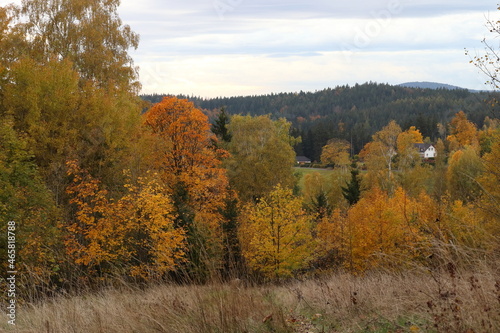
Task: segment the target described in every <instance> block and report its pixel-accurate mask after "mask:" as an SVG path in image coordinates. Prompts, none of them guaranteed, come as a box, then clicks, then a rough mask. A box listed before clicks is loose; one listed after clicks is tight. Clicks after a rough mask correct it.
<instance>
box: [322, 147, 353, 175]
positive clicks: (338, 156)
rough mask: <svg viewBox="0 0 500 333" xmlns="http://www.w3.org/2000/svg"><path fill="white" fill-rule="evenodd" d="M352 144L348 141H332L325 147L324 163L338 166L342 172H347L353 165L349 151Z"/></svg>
mask: <svg viewBox="0 0 500 333" xmlns="http://www.w3.org/2000/svg"><path fill="white" fill-rule="evenodd" d="M350 148H351V144H350V143H349V142H347V141H346V140H340V139H331V140H328V143H327V144H326V145H325V146H324V147H323V150H322V152H321V162H322V163H333V164H335V166H338V167H340V168H341V169H342V171H344V172H345V171H347V167H348V166H349V164H350V163H351V160H350V158H349V150H350Z"/></svg>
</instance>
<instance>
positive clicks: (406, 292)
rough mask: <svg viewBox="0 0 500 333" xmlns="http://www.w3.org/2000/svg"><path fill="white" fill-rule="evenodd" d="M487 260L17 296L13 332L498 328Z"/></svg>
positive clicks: (499, 293) (495, 287)
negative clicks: (38, 299)
mask: <svg viewBox="0 0 500 333" xmlns="http://www.w3.org/2000/svg"><path fill="white" fill-rule="evenodd" d="M497 273H498V272H495V270H493V269H491V268H490V269H484V268H482V269H480V270H475V271H471V270H461V269H459V268H457V267H456V266H455V265H454V264H444V265H443V266H442V269H438V268H436V269H434V270H433V271H424V270H416V271H408V272H406V273H384V272H377V273H371V274H368V275H366V276H362V277H356V276H352V275H350V274H340V273H339V274H335V275H333V276H330V277H328V278H321V279H311V280H307V281H302V282H301V281H295V282H290V283H288V284H285V285H280V286H256V287H245V286H243V285H242V283H239V282H236V283H230V284H212V285H206V286H197V285H191V286H178V285H161V286H152V287H150V288H148V289H147V290H144V291H141V290H132V289H129V290H117V289H115V290H108V291H103V292H101V293H99V294H93V295H82V296H78V297H60V298H57V299H52V300H48V301H45V302H44V303H42V304H36V305H25V306H24V307H23V308H22V309H20V310H19V312H18V314H17V315H18V318H17V322H16V323H17V325H16V327H15V328H13V327H9V326H8V325H7V324H6V322H4V323H1V324H0V330H4V331H14V332H37V333H41V332H61V333H68V332H75V333H76V332H172V333H174V332H182V333H186V332H200V333H202V332H203V333H205V332H454V333H455V332H464V333H465V332H467V333H471V332H475V333H478V332H500V281H499V278H500V277H499V275H498V274H497ZM4 318H5V317H4Z"/></svg>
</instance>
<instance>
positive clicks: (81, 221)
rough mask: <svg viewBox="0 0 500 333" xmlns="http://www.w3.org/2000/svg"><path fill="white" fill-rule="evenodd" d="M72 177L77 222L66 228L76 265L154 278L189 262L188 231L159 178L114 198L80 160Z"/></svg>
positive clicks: (72, 164) (72, 168)
mask: <svg viewBox="0 0 500 333" xmlns="http://www.w3.org/2000/svg"><path fill="white" fill-rule="evenodd" d="M68 175H69V176H70V177H72V178H73V182H72V183H71V184H70V186H68V188H67V193H68V194H69V195H70V197H71V200H70V203H71V204H73V205H74V208H75V219H74V221H71V222H69V223H67V224H66V225H65V229H66V231H67V233H68V238H67V239H66V241H65V246H66V250H67V253H68V254H69V255H70V256H71V258H73V260H74V262H75V263H76V264H78V265H82V266H84V267H86V268H88V269H89V270H90V271H91V272H92V271H93V272H94V273H98V272H97V270H98V269H99V270H100V271H101V272H102V271H104V273H117V272H116V271H113V269H116V268H118V269H119V271H124V272H125V273H126V274H128V275H130V276H134V277H141V278H144V279H151V278H154V277H158V276H161V275H162V274H164V273H165V272H168V271H171V270H175V269H176V267H177V266H178V264H179V263H180V262H182V261H184V260H185V246H186V244H185V231H184V229H182V228H176V227H175V225H174V219H175V215H174V214H173V207H172V202H171V200H170V197H169V196H168V195H166V193H165V188H164V187H163V186H162V185H160V183H159V182H158V181H157V180H156V179H155V177H154V176H152V177H151V178H150V179H145V178H140V179H138V184H137V185H130V184H129V185H126V188H127V190H128V193H127V194H125V195H124V196H122V197H121V198H120V199H118V200H113V199H111V198H109V197H108V192H107V191H106V190H104V189H101V188H100V182H99V181H98V180H97V179H94V178H93V177H92V176H90V175H89V174H88V173H87V172H86V171H84V170H82V169H81V168H80V167H79V166H78V164H77V162H76V161H70V162H68Z"/></svg>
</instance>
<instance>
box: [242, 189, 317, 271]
mask: <svg viewBox="0 0 500 333" xmlns="http://www.w3.org/2000/svg"><path fill="white" fill-rule="evenodd" d="M311 222H312V216H309V215H308V214H307V213H306V212H305V211H304V210H303V209H302V200H301V199H300V198H297V197H294V196H293V194H292V191H291V190H289V189H285V188H282V187H281V186H279V185H278V186H277V187H276V188H275V189H274V190H273V191H272V192H271V193H270V194H269V195H268V196H266V197H265V198H262V199H261V200H260V201H259V202H258V203H257V204H256V205H255V204H252V203H250V204H248V205H247V207H246V209H245V210H244V212H243V214H242V217H241V222H240V223H241V224H240V230H239V237H240V241H241V245H242V253H243V256H244V258H245V259H246V262H247V264H248V266H249V267H250V268H251V269H252V270H254V271H256V272H259V273H261V274H262V275H263V276H264V277H266V278H269V279H280V278H284V277H290V276H293V274H294V273H295V272H296V271H297V270H299V269H302V268H305V267H307V265H308V263H309V261H310V260H311V259H312V257H313V250H314V244H313V239H312V235H311Z"/></svg>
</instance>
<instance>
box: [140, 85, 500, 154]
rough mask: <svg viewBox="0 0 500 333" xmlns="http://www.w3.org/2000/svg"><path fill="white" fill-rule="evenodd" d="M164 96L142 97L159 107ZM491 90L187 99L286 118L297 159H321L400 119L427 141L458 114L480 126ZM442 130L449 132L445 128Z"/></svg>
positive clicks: (372, 88) (353, 90)
mask: <svg viewBox="0 0 500 333" xmlns="http://www.w3.org/2000/svg"><path fill="white" fill-rule="evenodd" d="M163 96H165V95H163V94H153V95H142V96H141V97H142V98H143V99H144V100H146V101H149V102H151V103H158V102H160V101H161V99H162V98H163ZM495 96H496V95H494V94H493V93H490V92H471V91H469V90H467V89H444V88H441V89H422V88H411V87H403V86H393V85H389V84H380V83H372V82H369V83H364V84H356V85H354V86H348V85H344V86H337V87H335V88H327V89H324V90H320V91H315V92H303V91H300V92H289V93H276V94H274V93H272V94H268V95H260V96H237V97H218V98H200V97H194V96H184V95H180V96H177V97H178V98H187V99H189V100H190V101H192V102H194V104H195V105H196V106H197V107H199V108H201V109H203V110H204V111H205V112H206V113H207V114H208V115H209V116H210V117H211V118H213V117H215V116H216V115H217V112H218V111H219V110H220V109H221V108H222V107H224V108H225V110H226V112H227V113H228V114H230V115H233V114H241V115H252V116H256V115H265V114H270V115H271V116H272V117H273V118H281V117H284V118H286V119H287V120H288V121H290V122H291V123H292V133H293V135H294V136H296V137H298V136H300V137H301V138H302V142H301V143H300V144H298V145H297V146H296V147H295V150H296V153H297V155H304V156H307V157H309V158H310V159H311V160H313V161H319V158H320V155H321V149H322V147H323V146H324V145H325V144H326V143H327V141H328V140H329V139H332V138H339V139H344V140H347V141H349V142H351V144H352V150H353V151H352V153H353V154H357V153H358V152H359V151H360V150H361V149H362V148H363V146H364V145H365V144H366V143H367V142H370V141H371V136H372V135H373V134H374V133H375V132H377V131H379V130H380V129H381V128H382V127H384V126H385V125H387V123H388V122H389V121H390V120H395V121H396V122H397V123H398V124H400V125H401V127H402V128H403V129H407V128H409V127H410V126H415V127H416V128H417V129H418V130H420V132H421V133H422V135H423V136H424V138H429V140H430V141H431V142H436V140H437V139H438V138H441V139H444V138H445V137H446V135H447V133H444V132H441V133H440V132H439V130H438V124H443V125H446V124H448V122H449V121H450V119H451V118H453V116H454V115H455V114H456V113H457V112H458V111H464V112H465V113H466V114H467V116H468V118H469V120H470V121H472V122H474V123H475V124H476V125H477V126H478V127H479V128H481V127H482V126H483V121H484V119H485V117H494V116H495V113H498V111H497V110H496V109H495V106H494V104H492V103H490V101H492V100H494V98H495ZM443 128H446V126H444V127H443Z"/></svg>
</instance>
